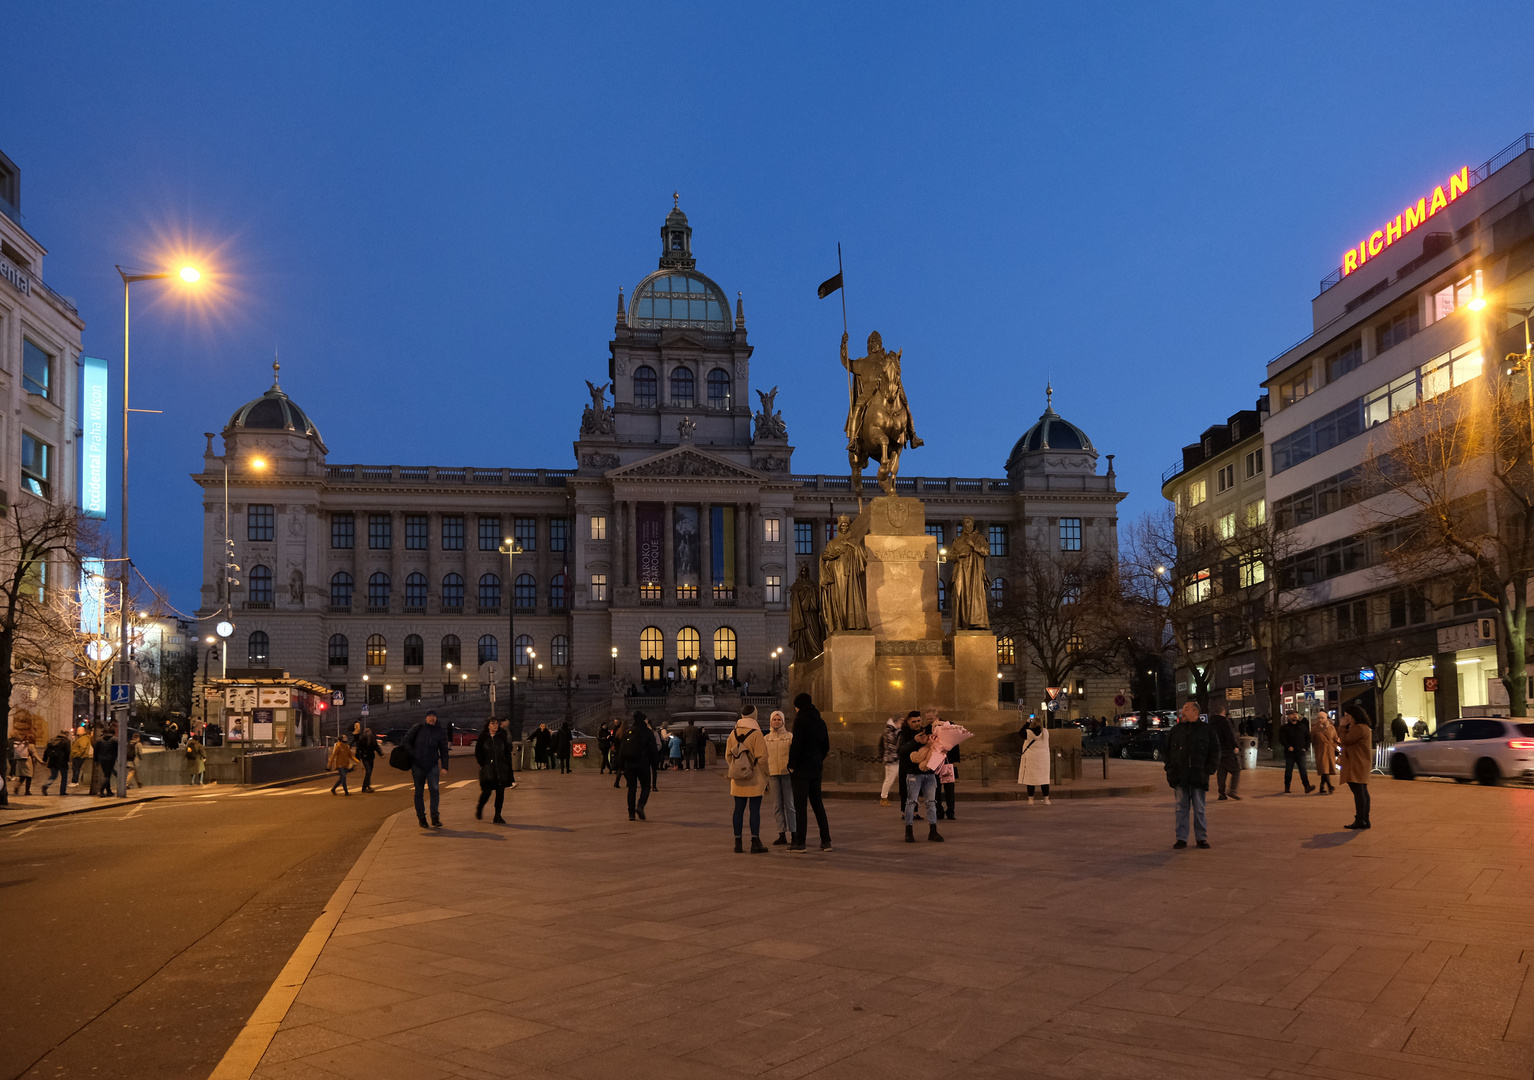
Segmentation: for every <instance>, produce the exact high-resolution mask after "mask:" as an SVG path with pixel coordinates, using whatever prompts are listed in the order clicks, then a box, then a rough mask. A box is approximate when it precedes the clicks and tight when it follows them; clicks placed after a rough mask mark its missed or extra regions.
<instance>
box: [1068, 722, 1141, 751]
mask: <svg viewBox="0 0 1534 1080" xmlns="http://www.w3.org/2000/svg"><path fill="white" fill-rule="evenodd" d="M1136 734H1138V732H1137V731H1136V730H1135V729H1134V728H1127V727H1107V728H1103V730H1101V731H1099V732H1098V733H1097V734H1096V735H1088V736H1086V737H1085V738H1084V739H1082V740H1081V748H1082V749H1083V750H1094V751H1095V750H1107V751H1108V753H1110V754H1117V753H1118V752H1119V748H1120V747H1122V746H1123V745H1124V744H1125V743H1126V742H1128V741H1129V740H1130V739H1131V738H1133V737H1134V736H1135V735H1136Z"/></svg>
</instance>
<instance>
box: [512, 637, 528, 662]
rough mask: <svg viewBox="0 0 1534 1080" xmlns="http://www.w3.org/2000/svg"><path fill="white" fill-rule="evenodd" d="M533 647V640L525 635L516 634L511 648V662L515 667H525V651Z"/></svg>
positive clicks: (526, 659) (526, 657) (526, 660)
mask: <svg viewBox="0 0 1534 1080" xmlns="http://www.w3.org/2000/svg"><path fill="white" fill-rule="evenodd" d="M532 647H533V639H532V638H530V637H529V636H528V635H526V634H518V635H517V640H516V643H515V644H514V645H513V646H512V648H511V662H512V664H514V665H515V666H517V667H526V666H527V662H528V656H527V650H528V649H531V648H532Z"/></svg>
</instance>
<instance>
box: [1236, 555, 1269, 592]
mask: <svg viewBox="0 0 1534 1080" xmlns="http://www.w3.org/2000/svg"><path fill="white" fill-rule="evenodd" d="M1267 578H1268V571H1267V567H1266V566H1265V565H1264V563H1263V561H1262V552H1260V551H1252V552H1248V553H1247V554H1245V555H1243V556H1241V587H1242V588H1243V589H1245V588H1248V587H1250V586H1252V585H1261V584H1262V583H1263V582H1264V581H1266V580H1267Z"/></svg>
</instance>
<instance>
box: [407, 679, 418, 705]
mask: <svg viewBox="0 0 1534 1080" xmlns="http://www.w3.org/2000/svg"><path fill="white" fill-rule="evenodd" d="M405 700H406V701H420V700H421V684H420V683H408V682H407V683H406V684H405Z"/></svg>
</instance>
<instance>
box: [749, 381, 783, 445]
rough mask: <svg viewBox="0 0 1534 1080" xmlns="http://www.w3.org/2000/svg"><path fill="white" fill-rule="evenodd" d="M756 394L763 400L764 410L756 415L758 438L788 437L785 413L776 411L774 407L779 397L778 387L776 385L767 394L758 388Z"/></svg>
mask: <svg viewBox="0 0 1534 1080" xmlns="http://www.w3.org/2000/svg"><path fill="white" fill-rule="evenodd" d="M756 396H757V397H758V398H760V399H761V402H762V411H761V412H759V413H757V414H756V415H755V417H754V419H755V420H756V438H757V439H787V438H788V428H787V426H786V425H785V424H784V423H783V414H782V413H781V412H777V411H775V410H774V409H773V407H772V406H773V403H774V402H775V401H776V400H777V397H778V388H777V387H776V386H774V387H773V388H772V389H771V390H769V391H767V392H766V393H765V394H764V393H762V392H761V391H760V390H758V391H757V392H756Z"/></svg>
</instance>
